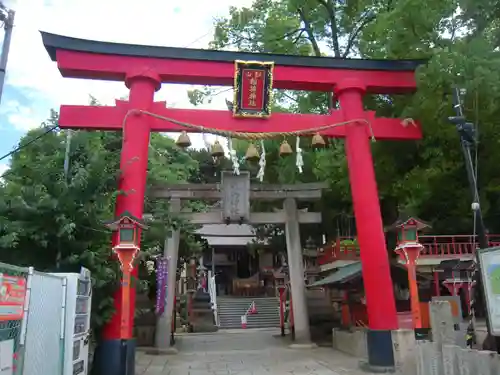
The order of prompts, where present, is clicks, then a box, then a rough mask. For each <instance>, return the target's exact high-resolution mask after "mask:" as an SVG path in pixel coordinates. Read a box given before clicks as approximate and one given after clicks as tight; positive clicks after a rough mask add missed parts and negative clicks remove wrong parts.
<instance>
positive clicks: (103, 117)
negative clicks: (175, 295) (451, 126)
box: [42, 32, 425, 375]
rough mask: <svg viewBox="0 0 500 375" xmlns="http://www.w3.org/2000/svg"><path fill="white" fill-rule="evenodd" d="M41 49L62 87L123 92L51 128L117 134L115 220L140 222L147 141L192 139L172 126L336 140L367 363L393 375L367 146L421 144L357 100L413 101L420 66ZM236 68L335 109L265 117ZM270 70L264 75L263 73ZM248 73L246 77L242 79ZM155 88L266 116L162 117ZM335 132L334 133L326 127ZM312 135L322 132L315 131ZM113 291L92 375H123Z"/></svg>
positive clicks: (387, 293)
mask: <svg viewBox="0 0 500 375" xmlns="http://www.w3.org/2000/svg"><path fill="white" fill-rule="evenodd" d="M42 39H43V43H44V45H45V48H46V50H47V52H48V54H49V56H50V58H51V59H52V61H55V62H57V67H58V69H59V71H60V72H61V74H62V75H63V76H64V77H68V78H80V79H99V80H111V81H119V82H124V83H125V85H126V86H127V87H128V88H129V89H130V95H129V100H128V101H117V102H116V105H115V106H102V107H99V106H66V105H63V106H61V110H60V117H59V126H60V127H61V128H65V129H86V130H110V131H122V132H123V147H122V151H121V161H120V170H121V174H120V181H119V189H120V190H122V191H125V192H126V194H123V195H120V196H119V197H118V199H117V203H116V209H115V216H117V217H119V216H120V215H121V214H122V213H123V212H125V211H128V212H129V213H130V214H131V215H133V216H135V217H139V218H140V217H142V216H143V213H144V212H143V209H144V193H145V189H146V176H147V163H148V160H147V159H148V146H149V135H150V132H151V131H156V132H158V131H162V132H178V131H181V130H187V131H196V130H193V128H186V127H183V126H182V124H184V126H185V124H196V125H202V126H205V127H206V128H211V129H217V131H219V132H220V131H231V132H242V133H266V132H269V131H272V132H275V133H278V134H280V133H281V134H282V133H289V132H293V131H298V130H300V131H306V130H307V129H310V131H311V132H319V133H320V134H321V135H323V136H327V137H345V143H346V156H347V161H348V166H349V180H350V183H351V193H352V200H353V207H354V213H355V216H356V226H357V233H358V242H359V245H360V249H361V263H362V268H363V280H364V284H365V294H366V304H367V310H368V321H369V330H368V336H367V337H368V340H367V342H368V354H369V355H368V362H369V364H370V365H373V366H383V367H386V366H393V365H394V357H393V355H392V354H390V355H389V353H392V341H391V337H392V336H391V330H393V329H396V328H397V326H398V323H397V315H396V305H395V301H394V295H393V292H392V290H393V288H392V281H391V276H390V269H389V260H388V256H387V249H386V244H385V237H384V230H383V225H382V218H381V213H380V203H379V199H378V192H377V184H376V179H375V171H374V167H373V160H372V153H371V149H370V141H369V138H370V136H374V137H375V138H376V139H378V140H415V139H420V138H421V137H422V132H421V129H420V126H419V125H418V124H413V125H415V126H404V125H403V124H404V123H403V122H402V121H401V120H400V119H395V118H377V117H375V113H374V112H371V111H365V110H364V108H363V96H364V95H365V93H372V94H401V93H411V92H414V91H415V90H416V82H415V77H414V75H415V69H416V68H417V67H418V66H419V65H420V64H422V63H424V62H425V61H421V60H420V61H412V60H397V61H388V60H363V59H338V58H330V57H310V56H287V55H272V54H255V53H245V52H231V51H212V50H196V49H187V48H172V47H153V46H138V45H128V44H119V43H107V42H97V41H90V40H83V39H76V38H70V37H65V36H60V35H54V34H49V33H45V32H42ZM241 61H243V62H244V63H246V64H249V65H259V66H261V68H262V69H261V71H262V72H265V74H266V75H267V74H269V73H270V75H271V76H270V77H268V78H270V79H268V82H269V81H270V82H272V84H273V87H274V88H276V89H289V90H309V91H325V92H334V93H335V97H336V98H337V99H338V101H339V103H340V109H338V110H332V111H330V113H328V114H327V115H317V114H290V113H276V114H273V115H272V116H270V113H269V108H270V102H269V99H270V91H271V89H270V87H267V90H264V88H265V86H262V84H263V81H262V80H257V84H256V85H254V81H255V79H257V77H256V76H254V77H251V80H249V78H248V76H245V79H247V81H245V82H244V83H245V84H241V85H240V84H239V83H240V82H239V81H238V85H235V81H236V79H235V78H237V77H240V78H241V73H242V71H241V70H238V69H237V68H236V67H235V65H237V64H238V62H241ZM270 65H271V66H272V68H269V66H270ZM265 66H267V68H266V67H265ZM257 69H260V68H257ZM249 70H250V69H247V73H250V72H249ZM238 74H239V76H238ZM261 78H263V77H261V76H259V79H261ZM162 83H186V84H198V85H225V86H232V85H235V92H237V90H236V88H237V89H239V90H240V91H241V90H242V87H243V86H245V85H246V86H245V87H247V88H248V87H250V88H251V89H253V90H256V89H258V91H259V92H260V93H264V92H265V93H266V95H267V96H266V97H259V98H258V99H259V100H254V97H253V95H254V92H253V91H245V93H244V95H243V96H240V99H241V100H240V101H237V102H235V103H234V104H235V105H234V109H235V110H236V109H238V108H239V109H242V108H243V106H246V108H248V107H249V106H250V107H254V108H255V106H256V105H259V106H262V108H263V109H264V108H265V109H266V110H267V113H264V116H261V118H256V117H253V118H248V117H247V116H246V117H244V118H238V117H235V116H233V114H234V115H236V111H235V112H234V113H233V114H231V113H230V112H229V111H209V110H185V109H171V108H166V106H165V103H164V102H155V101H154V93H155V92H156V91H158V90H159V89H160V88H161V84H162ZM249 85H250V86H249ZM240 93H241V92H240ZM249 93H250V94H249ZM242 103H243V104H242ZM264 112H266V111H264ZM240 114H242V113H240ZM153 115H154V116H153ZM264 117H265V118H264ZM166 120H167V121H166ZM340 123H342V126H332V124H340ZM322 126H324V127H325V128H324V129H322V130H321V131H319V130H317V129H318V128H320V127H322ZM313 129H314V130H313ZM198 130H200V128H198ZM118 239H119V238H118V236H117V235H116V234H115V235H114V236H113V238H112V246H114V245H116V244H117V241H118ZM139 245H140V244H139V243H137V246H139ZM134 273H135V274H136V273H137V269H135V270H134V271H133V274H134ZM122 288H123V287H120V289H119V290H118V291H117V292H116V294H115V297H114V299H115V309H116V311H115V314H114V315H113V318H112V320H111V321H110V322H109V323H108V324H107V325H106V327H105V329H104V332H103V340H102V341H101V343H100V345H99V347H98V349H97V350H96V356H97V357H98V358H101V359H102V360H99V361H98V363H97V367H98V369H99V370H98V372H99V373H100V374H103V375H104V374H106V375H125V374H126V375H130V374H132V373H133V366H134V355H133V354H134V352H135V340H134V339H133V338H132V327H133V324H130V323H129V324H128V325H125V324H123V326H128V327H130V329H129V332H128V333H127V334H126V335H124V333H123V332H125V330H122V329H121V328H122V321H121V319H120V317H122V316H129V319H132V318H133V316H134V313H133V312H134V310H135V290H133V289H132V288H130V303H129V304H125V305H126V306H129V307H130V314H122V306H123V303H122V290H121V289H122Z"/></svg>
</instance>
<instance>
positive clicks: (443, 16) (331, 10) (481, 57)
mask: <svg viewBox="0 0 500 375" xmlns="http://www.w3.org/2000/svg"><path fill="white" fill-rule="evenodd" d="M497 12H498V6H497V4H496V2H494V1H491V0H490V1H479V2H477V1H468V0H465V1H455V0H447V1H440V2H435V1H430V0H427V1H425V0H424V1H416V0H399V1H392V0H383V1H377V2H369V1H357V2H351V1H349V2H346V4H342V3H340V2H337V1H334V0H306V1H297V0H278V1H271V0H256V1H254V3H253V5H252V7H251V8H236V7H231V8H230V10H229V16H228V17H223V18H220V19H218V20H216V23H215V27H216V28H215V34H214V40H213V42H212V44H211V46H212V48H217V49H225V48H237V49H238V50H241V51H250V52H267V53H287V54H292V55H316V56H322V55H329V56H335V57H338V58H344V57H362V58H389V59H390V58H396V59H398V58H412V59H428V63H427V64H425V65H424V66H422V67H421V68H420V69H419V70H418V72H417V83H418V92H417V93H416V94H415V95H413V96H397V95H393V96H388V95H376V96H368V97H367V98H366V103H365V105H366V107H367V108H369V109H372V110H375V111H376V112H377V114H379V115H383V116H388V117H394V116H400V117H411V118H415V119H417V120H419V121H420V122H421V123H422V125H423V130H424V139H423V140H422V141H419V142H398V143H397V142H377V143H375V144H374V145H373V147H372V150H373V154H374V160H375V167H376V172H377V180H378V187H379V192H380V197H381V202H382V212H383V217H384V220H385V222H386V224H390V223H392V222H393V221H394V220H395V219H396V217H397V211H398V206H399V207H400V206H403V207H407V208H408V209H411V211H412V212H414V213H415V214H416V215H418V216H420V217H422V218H425V219H426V220H429V221H430V222H431V223H432V225H433V228H434V231H435V232H437V233H443V234H445V233H450V234H451V233H471V232H472V230H473V228H472V214H471V212H470V202H471V198H470V193H469V188H468V183H467V179H466V173H465V168H464V162H463V157H462V154H461V150H460V147H459V140H458V135H457V134H456V131H455V129H454V127H453V126H451V125H449V124H448V123H447V122H446V117H447V116H449V115H452V114H453V111H452V105H451V96H450V93H451V88H452V86H453V85H462V86H463V87H465V88H466V89H467V93H468V94H467V96H466V98H465V114H466V116H467V117H468V118H469V119H471V120H472V121H474V122H476V123H477V124H478V128H479V140H480V147H479V149H478V153H477V160H478V163H477V164H478V170H479V175H478V181H479V186H480V194H481V200H482V207H483V214H484V215H485V218H486V222H487V225H488V227H489V229H490V232H495V231H499V230H500V225H499V221H498V220H497V217H498V215H499V212H498V209H497V208H496V207H498V204H497V203H498V200H499V196H498V192H499V189H498V186H499V184H498V174H497V172H496V171H495V165H496V164H495V160H496V159H498V158H499V157H500V155H498V154H497V153H498V152H499V148H498V146H497V143H498V130H497V129H498V125H497V122H498V118H499V116H498V105H497V104H496V103H497V102H498V96H499V90H498V87H500V79H499V78H500V77H499V72H498V69H497V68H496V67H497V66H498V59H499V56H498V54H499V52H498V48H497V47H498V43H499V40H500V39H499V35H500V34H499V23H498V21H497V17H495V16H496V14H497ZM275 91H276V92H275V109H276V110H277V111H289V112H296V113H311V112H312V113H325V111H327V110H328V107H331V106H335V105H336V101H335V100H333V103H329V98H328V95H326V94H325V93H318V92H298V91H283V90H275ZM211 94H212V91H211V90H210V89H204V90H200V91H196V92H194V93H192V94H191V98H196V100H192V101H193V103H195V104H196V103H199V102H201V101H203V100H207V98H210V95H211ZM292 141H293V140H292ZM304 142H305V141H303V143H304ZM278 143H279V142H278ZM266 144H267V142H266ZM269 148H270V151H269V154H270V157H269V159H268V171H271V172H268V173H267V177H266V180H267V181H272V179H273V178H275V177H277V178H279V179H281V180H282V181H280V182H294V181H314V180H315V179H321V180H326V181H327V182H328V183H329V185H330V189H329V191H328V192H327V193H326V194H325V199H324V202H323V204H322V206H323V207H328V208H327V209H325V210H324V212H323V217H324V219H325V220H324V225H323V228H322V230H323V232H324V233H326V234H327V235H329V236H330V237H331V236H332V235H334V231H335V222H334V218H336V217H338V215H339V214H343V213H348V212H350V211H351V198H350V193H349V181H348V177H347V164H346V160H345V156H344V148H343V142H342V141H336V140H333V141H332V142H331V143H330V147H328V149H327V150H324V151H322V152H320V153H317V152H316V153H314V154H312V153H310V150H308V149H307V147H304V146H302V148H303V149H304V150H305V152H306V153H308V154H309V155H308V156H307V157H306V172H305V173H304V174H303V175H300V176H299V175H298V174H297V173H296V170H295V168H294V166H293V161H292V160H291V159H289V160H287V161H284V160H282V159H279V158H276V159H273V157H272V156H271V155H272V154H273V148H274V153H275V154H277V144H275V145H274V147H273V146H271V145H270V146H269ZM266 149H267V147H266ZM308 168H310V171H311V173H309V171H307V169H308ZM276 170H279V173H276ZM289 172H290V173H289Z"/></svg>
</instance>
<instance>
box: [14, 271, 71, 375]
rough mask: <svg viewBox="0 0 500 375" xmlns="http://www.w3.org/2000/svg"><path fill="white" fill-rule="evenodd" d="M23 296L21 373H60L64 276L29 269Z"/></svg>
mask: <svg viewBox="0 0 500 375" xmlns="http://www.w3.org/2000/svg"><path fill="white" fill-rule="evenodd" d="M27 295H28V298H27V303H26V311H25V321H26V336H25V343H24V344H25V355H24V371H23V372H22V375H60V374H62V372H63V361H64V317H65V311H64V310H65V307H66V279H65V278H63V277H59V276H55V275H51V274H47V273H41V272H36V271H34V270H33V269H30V272H29V276H28V293H27ZM16 375H17V374H16Z"/></svg>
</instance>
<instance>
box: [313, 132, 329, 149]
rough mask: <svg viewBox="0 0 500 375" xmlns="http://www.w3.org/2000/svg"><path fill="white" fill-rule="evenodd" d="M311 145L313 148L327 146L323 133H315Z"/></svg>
mask: <svg viewBox="0 0 500 375" xmlns="http://www.w3.org/2000/svg"><path fill="white" fill-rule="evenodd" d="M311 146H312V147H313V148H322V147H325V146H326V143H325V140H324V139H323V137H322V136H321V134H319V133H316V134H314V136H313V137H312V141H311Z"/></svg>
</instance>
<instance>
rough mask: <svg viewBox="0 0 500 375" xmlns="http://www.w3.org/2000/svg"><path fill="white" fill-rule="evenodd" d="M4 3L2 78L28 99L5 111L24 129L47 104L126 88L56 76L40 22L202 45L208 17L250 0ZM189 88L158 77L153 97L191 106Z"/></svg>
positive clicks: (113, 94)
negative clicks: (8, 18) (7, 37)
mask: <svg viewBox="0 0 500 375" xmlns="http://www.w3.org/2000/svg"><path fill="white" fill-rule="evenodd" d="M6 3H7V5H9V6H11V7H12V8H13V9H15V10H16V22H15V29H14V33H13V37H12V45H11V52H10V55H9V62H8V67H7V82H8V83H9V85H11V86H14V87H16V88H18V89H22V90H23V92H25V93H26V95H27V96H28V98H31V99H32V100H33V101H34V102H33V105H32V106H30V108H21V107H17V110H15V111H13V110H11V111H9V112H8V113H9V117H10V120H12V121H13V123H15V124H16V126H17V127H19V128H21V129H28V128H30V127H34V126H38V124H39V123H40V122H41V121H42V120H43V119H45V118H46V117H47V116H48V111H49V109H50V108H51V107H55V108H57V107H58V106H59V105H61V104H87V102H88V97H89V94H92V95H94V96H95V97H96V98H98V99H99V101H101V102H102V103H103V104H112V103H113V101H114V99H115V98H120V97H123V96H124V95H126V94H127V89H126V88H125V86H124V84H122V83H117V82H102V81H90V80H76V79H63V78H62V77H61V76H60V74H59V71H58V70H57V67H56V64H55V63H54V62H52V61H51V60H50V59H49V57H48V55H47V52H46V51H45V49H44V47H43V44H42V40H41V37H40V34H39V30H44V31H48V32H52V33H56V34H61V35H67V36H72V37H77V38H84V39H93V40H103V41H110V42H122V43H131V44H146V45H159V46H161V45H165V46H178V47H185V46H189V47H190V48H206V46H207V45H208V42H209V41H210V40H211V38H212V35H213V19H214V18H215V17H218V16H222V15H225V14H227V13H228V9H229V6H249V5H251V3H252V0H217V1H206V0H176V1H165V0H143V1H137V0H134V1H132V0H106V1H102V0H86V1H80V0H52V1H47V0H22V1H20V0H18V1H15V2H14V1H10V2H8V1H7V2H6ZM189 88H190V86H187V85H163V86H162V89H161V90H160V91H159V92H158V93H157V95H156V100H166V101H167V105H169V106H175V107H177V108H191V107H192V106H191V105H190V104H189V102H188V99H187V95H186V92H187V90H188V89H189ZM34 93H37V94H38V95H34ZM225 97H228V95H219V96H218V97H217V98H216V99H215V100H214V102H213V103H212V104H211V105H210V106H209V107H210V108H214V109H216V108H218V109H223V108H224V106H225V104H224V99H225ZM38 98H41V99H43V102H42V101H41V100H40V102H39V101H38ZM4 105H6V104H5V103H4V104H2V106H4ZM7 106H8V104H7ZM11 109H12V108H11ZM197 143H199V142H197Z"/></svg>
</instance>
